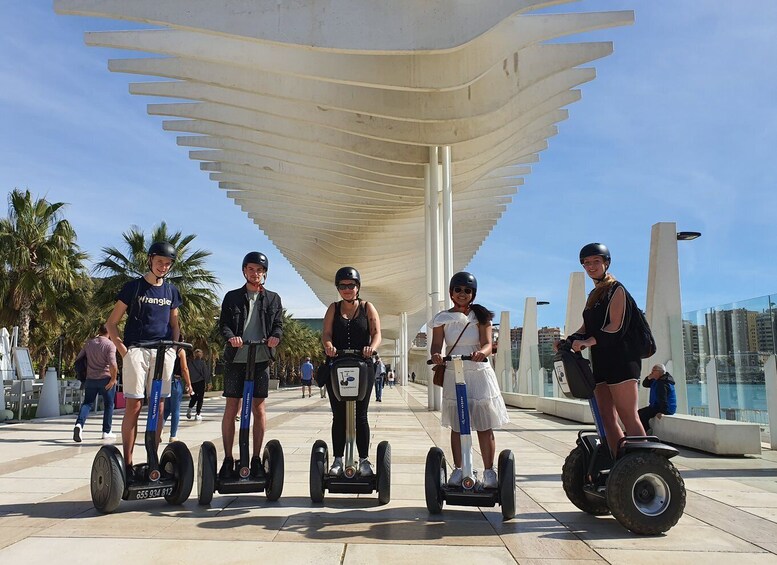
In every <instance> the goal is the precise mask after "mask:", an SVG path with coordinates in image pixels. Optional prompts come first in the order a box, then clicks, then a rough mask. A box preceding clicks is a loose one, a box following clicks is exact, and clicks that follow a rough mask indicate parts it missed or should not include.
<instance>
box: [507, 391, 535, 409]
mask: <svg viewBox="0 0 777 565" xmlns="http://www.w3.org/2000/svg"><path fill="white" fill-rule="evenodd" d="M502 398H503V399H504V401H505V404H507V405H508V406H512V407H513V408H537V396H536V395H534V394H519V393H517V392H503V393H502Z"/></svg>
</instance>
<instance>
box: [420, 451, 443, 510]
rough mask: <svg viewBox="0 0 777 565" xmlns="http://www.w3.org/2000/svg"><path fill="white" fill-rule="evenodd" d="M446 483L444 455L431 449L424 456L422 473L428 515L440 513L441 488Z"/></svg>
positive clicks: (441, 503)
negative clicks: (424, 465) (424, 463)
mask: <svg viewBox="0 0 777 565" xmlns="http://www.w3.org/2000/svg"><path fill="white" fill-rule="evenodd" d="M447 481H448V468H447V465H446V463H445V454H444V453H443V451H442V449H440V448H439V447H433V448H431V449H430V450H429V453H427V454H426V469H425V471H424V492H425V493H426V509H427V510H429V513H430V514H439V513H441V512H442V505H443V503H444V500H443V496H442V487H443V485H444V484H445V483H446V482H447Z"/></svg>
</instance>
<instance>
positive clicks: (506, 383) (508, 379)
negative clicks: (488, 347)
mask: <svg viewBox="0 0 777 565" xmlns="http://www.w3.org/2000/svg"><path fill="white" fill-rule="evenodd" d="M494 361H495V363H494V367H495V369H496V377H497V381H498V382H499V386H500V388H501V389H502V392H513V347H512V340H511V339H510V312H502V313H501V315H500V316H499V349H498V350H497V352H496V359H495V360H494Z"/></svg>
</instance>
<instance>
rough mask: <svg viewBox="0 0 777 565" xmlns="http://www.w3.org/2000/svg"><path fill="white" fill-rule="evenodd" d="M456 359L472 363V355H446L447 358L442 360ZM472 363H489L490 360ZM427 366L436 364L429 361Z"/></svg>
mask: <svg viewBox="0 0 777 565" xmlns="http://www.w3.org/2000/svg"><path fill="white" fill-rule="evenodd" d="M454 357H457V358H459V359H461V360H462V361H472V355H446V356H445V357H443V358H442V360H443V361H453V358H454ZM472 362H473V363H487V362H488V358H486V359H483V360H482V361H472ZM426 364H427V365H434V362H433V361H432V360H431V359H429V360H428V361H427V362H426Z"/></svg>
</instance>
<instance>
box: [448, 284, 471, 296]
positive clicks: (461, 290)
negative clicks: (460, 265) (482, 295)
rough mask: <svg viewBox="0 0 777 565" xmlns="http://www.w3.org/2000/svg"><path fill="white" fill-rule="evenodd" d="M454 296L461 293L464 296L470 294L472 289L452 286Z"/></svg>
mask: <svg viewBox="0 0 777 565" xmlns="http://www.w3.org/2000/svg"><path fill="white" fill-rule="evenodd" d="M453 292H454V294H459V293H460V292H463V293H464V294H466V295H470V294H472V289H471V288H468V287H466V286H454V287H453Z"/></svg>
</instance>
